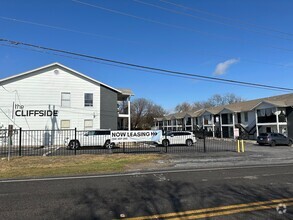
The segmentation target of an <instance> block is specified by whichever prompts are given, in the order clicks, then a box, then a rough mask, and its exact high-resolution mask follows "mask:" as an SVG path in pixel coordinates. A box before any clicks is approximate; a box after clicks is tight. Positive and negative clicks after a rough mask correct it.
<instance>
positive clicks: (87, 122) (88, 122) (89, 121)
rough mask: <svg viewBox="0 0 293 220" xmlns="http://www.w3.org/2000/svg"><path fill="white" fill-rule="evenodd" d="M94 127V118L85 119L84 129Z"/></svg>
mask: <svg viewBox="0 0 293 220" xmlns="http://www.w3.org/2000/svg"><path fill="white" fill-rule="evenodd" d="M92 128H93V120H92V119H85V120H84V129H85V130H90V129H92Z"/></svg>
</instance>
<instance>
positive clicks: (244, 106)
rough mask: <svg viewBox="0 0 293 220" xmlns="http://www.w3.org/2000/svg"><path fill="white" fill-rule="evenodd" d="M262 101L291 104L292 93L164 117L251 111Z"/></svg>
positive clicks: (292, 102)
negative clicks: (225, 111)
mask: <svg viewBox="0 0 293 220" xmlns="http://www.w3.org/2000/svg"><path fill="white" fill-rule="evenodd" d="M262 103H268V104H271V105H273V106H276V107H288V106H293V93H289V94H285V95H278V96H272V97H267V98H261V99H254V100H250V101H244V102H237V103H233V104H228V105H222V106H217V107H211V108H206V109H200V110H198V111H195V112H191V113H190V112H180V113H174V114H171V115H167V116H165V117H164V119H168V118H170V116H173V117H174V115H175V114H177V116H180V115H184V114H185V115H186V114H188V115H190V116H192V117H199V116H202V115H204V114H205V113H209V114H212V115H216V114H219V113H220V112H222V111H223V110H225V109H226V110H229V111H231V112H248V111H252V110H253V109H255V108H257V107H258V106H259V105H261V104H262ZM182 118H183V117H182Z"/></svg>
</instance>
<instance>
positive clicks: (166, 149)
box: [165, 130, 168, 153]
mask: <svg viewBox="0 0 293 220" xmlns="http://www.w3.org/2000/svg"><path fill="white" fill-rule="evenodd" d="M165 140H168V139H167V130H165ZM167 145H168V144H166V146H165V153H168V146H167Z"/></svg>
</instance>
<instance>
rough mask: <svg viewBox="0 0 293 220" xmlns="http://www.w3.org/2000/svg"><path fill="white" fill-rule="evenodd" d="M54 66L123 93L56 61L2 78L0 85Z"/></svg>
mask: <svg viewBox="0 0 293 220" xmlns="http://www.w3.org/2000/svg"><path fill="white" fill-rule="evenodd" d="M54 66H56V67H59V68H62V69H65V70H68V71H69V72H72V73H74V74H76V75H78V76H79V77H81V78H83V79H87V80H89V81H91V82H93V83H95V84H99V85H101V86H103V87H106V88H108V89H110V90H112V91H114V92H117V93H119V94H121V93H122V92H121V91H120V90H118V89H115V88H113V87H111V86H109V85H107V84H104V83H102V82H100V81H98V80H95V79H93V78H91V77H89V76H87V75H84V74H82V73H80V72H78V71H76V70H74V69H71V68H69V67H67V66H64V65H62V64H60V63H57V62H55V63H51V64H49V65H46V66H42V67H39V68H36V69H33V70H29V71H27V72H24V73H20V74H16V75H13V76H10V77H7V78H4V79H0V85H1V84H2V83H5V82H7V81H11V80H18V79H19V78H21V77H23V76H29V75H30V74H32V73H35V72H37V71H40V70H44V69H48V68H52V67H54Z"/></svg>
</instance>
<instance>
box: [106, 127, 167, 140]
mask: <svg viewBox="0 0 293 220" xmlns="http://www.w3.org/2000/svg"><path fill="white" fill-rule="evenodd" d="M161 138H162V131H161V130H155V131H153V130H144V131H111V142H144V141H152V142H159V141H160V140H161Z"/></svg>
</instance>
